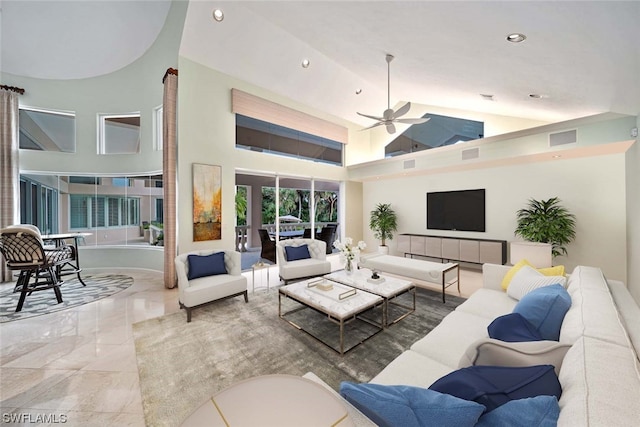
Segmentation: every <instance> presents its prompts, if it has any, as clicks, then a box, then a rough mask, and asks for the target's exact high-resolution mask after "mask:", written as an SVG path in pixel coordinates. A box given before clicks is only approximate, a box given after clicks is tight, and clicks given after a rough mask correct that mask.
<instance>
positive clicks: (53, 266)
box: [0, 225, 74, 312]
mask: <svg viewBox="0 0 640 427" xmlns="http://www.w3.org/2000/svg"><path fill="white" fill-rule="evenodd" d="M0 252H1V253H2V255H3V256H4V259H5V262H6V263H7V268H9V269H10V270H16V271H19V272H20V273H19V275H18V281H17V283H16V286H15V288H14V289H13V291H14V292H20V298H19V300H18V306H17V307H16V312H18V311H20V310H22V306H23V305H24V300H25V298H26V297H27V295H31V293H32V292H35V291H42V290H46V289H53V292H54V293H55V295H56V299H57V300H58V303H61V302H62V293H61V292H60V285H61V284H62V280H61V279H60V275H59V271H58V267H60V266H61V265H63V264H64V263H66V262H68V261H69V260H70V259H73V256H74V254H73V250H72V248H71V247H69V246H62V247H60V248H55V249H45V247H44V243H43V242H42V237H41V236H40V233H39V231H38V230H37V229H34V228H33V227H22V226H15V225H14V226H10V227H7V228H3V229H2V230H0Z"/></svg>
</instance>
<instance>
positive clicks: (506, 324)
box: [487, 313, 542, 342]
mask: <svg viewBox="0 0 640 427" xmlns="http://www.w3.org/2000/svg"><path fill="white" fill-rule="evenodd" d="M487 332H489V337H491V338H493V339H496V340H500V341H505V342H523V341H540V340H542V337H541V336H540V333H539V332H538V330H537V329H536V328H535V327H534V326H533V325H532V324H531V323H530V322H529V321H528V320H527V319H525V318H524V317H522V315H521V314H520V313H509V314H505V315H504V316H500V317H496V318H495V319H494V320H493V322H491V324H489V326H488V327H487Z"/></svg>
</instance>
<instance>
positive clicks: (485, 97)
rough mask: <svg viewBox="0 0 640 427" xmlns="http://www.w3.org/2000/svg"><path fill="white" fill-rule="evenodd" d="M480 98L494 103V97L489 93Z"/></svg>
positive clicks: (482, 94)
mask: <svg viewBox="0 0 640 427" xmlns="http://www.w3.org/2000/svg"><path fill="white" fill-rule="evenodd" d="M480 96H481V97H482V99H484V100H485V101H493V95H489V94H488V93H481V94H480Z"/></svg>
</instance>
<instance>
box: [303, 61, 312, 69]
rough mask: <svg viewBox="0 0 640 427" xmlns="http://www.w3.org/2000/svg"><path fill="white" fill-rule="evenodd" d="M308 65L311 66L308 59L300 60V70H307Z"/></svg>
mask: <svg viewBox="0 0 640 427" xmlns="http://www.w3.org/2000/svg"><path fill="white" fill-rule="evenodd" d="M309 65H311V63H310V62H309V60H308V59H303V60H302V68H309Z"/></svg>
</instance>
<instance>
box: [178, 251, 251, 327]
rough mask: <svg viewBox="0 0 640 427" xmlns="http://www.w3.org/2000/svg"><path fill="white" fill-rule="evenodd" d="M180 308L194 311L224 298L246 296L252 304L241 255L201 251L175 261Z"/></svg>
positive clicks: (179, 256) (189, 312)
mask: <svg viewBox="0 0 640 427" xmlns="http://www.w3.org/2000/svg"><path fill="white" fill-rule="evenodd" d="M175 266H176V274H177V276H178V292H179V302H180V308H184V309H185V310H186V311H187V323H188V322H191V311H192V310H193V309H194V308H196V307H200V306H203V305H205V304H209V303H211V302H213V301H217V300H220V299H225V298H232V297H236V296H240V295H244V301H245V302H249V296H248V293H247V278H246V277H244V276H242V275H241V274H240V273H241V271H240V252H237V251H234V250H223V251H220V250H202V251H195V252H188V253H184V254H180V255H178V256H177V257H176V258H175Z"/></svg>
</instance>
